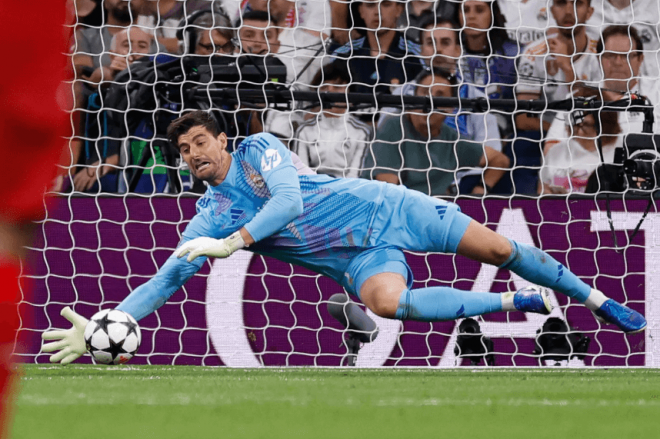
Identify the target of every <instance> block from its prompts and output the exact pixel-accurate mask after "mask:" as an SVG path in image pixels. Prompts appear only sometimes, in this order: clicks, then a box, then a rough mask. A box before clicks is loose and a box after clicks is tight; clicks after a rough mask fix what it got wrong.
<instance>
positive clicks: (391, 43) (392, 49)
mask: <svg viewBox="0 0 660 439" xmlns="http://www.w3.org/2000/svg"><path fill="white" fill-rule="evenodd" d="M403 8H404V6H403V4H402V3H400V2H397V1H388V0H385V1H373V0H366V1H363V2H361V3H360V4H359V6H358V11H359V14H360V17H361V18H362V19H363V20H364V23H365V28H364V29H360V31H361V33H362V34H363V36H362V37H360V38H358V39H357V40H354V41H352V43H348V44H346V45H344V46H342V47H340V48H338V49H337V50H335V52H334V56H337V57H345V58H348V65H349V71H350V74H351V80H352V82H353V83H355V84H356V87H355V89H356V90H355V91H356V92H365V93H371V92H373V91H376V92H387V93H389V92H391V87H392V86H396V85H399V84H404V83H406V82H409V81H410V80H411V79H413V78H414V77H415V75H417V73H418V72H419V71H420V70H421V68H422V65H421V64H420V63H419V60H418V59H417V58H416V57H417V56H418V55H419V44H416V43H413V42H412V41H407V40H406V38H405V36H404V33H403V32H401V31H397V30H396V22H397V20H398V18H399V16H400V15H401V13H402V12H403Z"/></svg>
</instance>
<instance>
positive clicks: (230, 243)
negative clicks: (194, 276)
mask: <svg viewBox="0 0 660 439" xmlns="http://www.w3.org/2000/svg"><path fill="white" fill-rule="evenodd" d="M244 247H245V241H243V238H242V237H241V234H240V232H235V233H233V234H232V235H231V236H229V237H228V238H225V239H213V238H206V237H202V238H195V239H193V240H192V241H188V242H186V243H185V244H183V245H182V246H181V247H179V249H178V250H177V251H176V252H175V254H176V257H177V258H182V257H184V256H185V255H186V254H188V253H190V254H189V255H188V262H192V261H194V260H195V259H197V258H198V257H200V256H212V257H214V258H227V257H229V256H230V255H231V254H232V253H234V252H235V251H236V250H240V249H242V248H244Z"/></svg>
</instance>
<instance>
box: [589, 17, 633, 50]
mask: <svg viewBox="0 0 660 439" xmlns="http://www.w3.org/2000/svg"><path fill="white" fill-rule="evenodd" d="M613 35H622V36H624V37H627V38H630V39H631V40H632V41H633V42H634V43H635V51H637V52H641V51H642V50H644V43H643V42H642V39H641V38H640V36H639V33H638V32H637V29H635V28H634V27H632V26H628V25H625V24H624V25H615V26H608V27H606V28H605V30H604V31H603V33H602V34H601V37H600V40H598V45H597V46H596V52H598V53H603V51H604V50H605V42H606V41H607V39H608V38H609V37H611V36H613Z"/></svg>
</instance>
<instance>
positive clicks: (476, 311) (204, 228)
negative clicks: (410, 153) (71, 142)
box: [44, 111, 646, 363]
mask: <svg viewBox="0 0 660 439" xmlns="http://www.w3.org/2000/svg"><path fill="white" fill-rule="evenodd" d="M168 138H169V140H170V142H171V143H172V144H173V145H174V146H176V148H177V149H178V150H179V151H180V153H181V156H182V157H183V159H184V160H185V161H186V163H187V164H188V166H189V167H190V170H191V172H192V173H193V174H194V175H195V176H196V177H197V178H199V179H201V180H204V181H206V182H207V183H208V184H209V187H208V190H207V191H206V193H205V194H204V196H203V197H202V198H200V199H199V201H197V214H196V215H195V216H194V217H193V219H192V220H191V221H190V223H189V224H188V226H187V227H186V229H185V231H184V232H183V239H182V240H181V243H180V244H179V246H178V248H177V249H176V250H175V252H174V254H173V255H172V256H171V257H170V258H169V259H168V260H167V261H166V262H165V264H164V265H163V266H162V267H161V269H160V270H159V271H158V273H157V274H156V275H155V276H154V277H153V278H152V279H151V280H149V281H148V282H147V283H145V284H143V285H141V286H140V287H138V288H136V289H135V290H134V291H133V292H132V293H131V294H130V295H129V296H128V297H127V298H126V299H125V300H124V301H123V302H122V303H121V304H120V305H119V306H118V307H117V309H120V310H122V311H125V312H127V313H129V314H131V315H132V316H133V317H135V319H137V320H140V319H142V318H143V317H145V316H147V315H148V314H150V313H152V312H154V311H155V310H157V309H158V308H159V307H160V306H162V305H163V304H164V303H165V302H166V301H167V300H168V299H169V298H170V296H172V295H173V294H174V292H175V291H177V290H178V289H179V288H180V287H181V286H182V285H183V284H184V283H185V282H186V281H187V280H188V279H190V277H192V276H193V275H194V274H195V273H196V272H197V271H198V270H199V269H200V268H201V267H202V264H204V262H205V261H206V258H207V257H209V256H210V257H216V258H226V257H228V256H230V255H231V254H232V253H234V252H235V251H236V250H240V249H244V248H245V249H248V250H250V251H252V252H255V253H258V254H261V255H266V256H271V257H274V258H277V259H280V260H282V261H285V262H290V263H293V264H297V265H301V266H303V267H307V268H309V269H311V270H313V271H315V272H317V273H321V274H324V275H326V276H328V277H330V278H332V279H334V280H335V281H337V282H338V283H340V284H341V285H342V286H343V287H344V288H346V290H347V291H348V292H349V293H351V294H353V295H355V296H357V297H358V298H360V300H362V302H363V303H364V304H365V305H366V306H367V307H368V308H369V309H371V310H372V311H373V312H374V313H375V314H377V315H379V316H381V317H386V318H394V319H401V320H406V319H410V320H419V321H426V322H433V321H441V320H452V319H457V318H462V317H470V316H476V315H480V314H485V313H490V312H496V311H514V310H519V311H524V312H536V313H541V314H548V313H550V311H551V305H550V302H549V299H548V295H547V291H546V290H545V288H526V289H522V290H520V291H518V292H509V293H504V294H498V293H490V292H470V291H461V290H457V289H455V288H449V287H428V288H419V289H415V290H412V289H411V286H412V282H413V278H412V273H411V270H410V268H409V267H408V265H407V263H406V259H405V256H404V254H403V250H411V251H418V252H442V253H457V254H460V255H463V256H467V257H469V258H471V259H474V260H477V261H479V262H485V263H488V264H493V265H497V266H498V267H501V268H506V269H508V270H511V271H513V272H514V273H516V274H518V275H519V276H521V277H522V278H524V279H526V280H528V281H530V282H532V283H534V284H537V285H541V286H543V287H549V288H552V289H554V290H556V291H559V292H561V293H563V294H566V295H567V296H569V297H572V298H574V299H575V300H577V301H579V302H581V303H584V304H585V305H586V306H587V307H588V308H589V309H591V310H592V311H593V312H594V313H595V314H596V316H597V317H598V318H599V319H600V320H601V321H604V322H607V323H611V324H614V325H617V326H618V327H619V328H620V329H621V330H623V331H624V332H637V331H641V330H643V329H644V328H645V327H646V320H645V319H644V317H643V316H642V315H641V314H640V313H638V312H636V311H634V310H632V309H630V308H628V307H626V306H624V305H621V304H620V303H618V302H616V301H614V300H612V299H609V298H607V297H606V296H605V295H604V294H603V293H602V292H600V291H598V290H595V289H592V288H591V287H590V286H589V285H587V284H586V283H584V282H583V281H582V280H580V279H579V278H578V277H577V276H575V275H574V274H573V273H571V272H570V271H569V270H568V269H567V268H566V267H564V266H563V265H562V264H560V263H559V262H557V261H556V260H555V259H554V258H553V257H552V256H550V255H548V254H547V253H545V252H543V251H541V250H539V249H537V248H535V247H531V246H528V245H525V244H520V243H517V242H515V241H511V240H509V239H507V238H504V237H503V236H501V235H498V234H497V233H495V232H493V231H492V230H490V229H488V228H487V227H485V226H483V225H481V224H479V223H477V222H476V221H474V220H472V219H471V218H469V217H468V216H467V215H465V214H463V213H461V211H460V209H459V207H458V206H457V205H456V204H453V203H449V202H446V201H443V200H439V199H435V198H431V197H429V196H426V195H424V194H422V193H420V192H416V191H412V190H409V189H406V188H405V187H403V186H397V185H393V184H388V183H383V182H377V181H369V180H361V179H349V178H347V179H342V178H339V179H335V178H331V177H329V176H326V175H317V174H314V173H313V172H312V171H310V170H309V169H308V168H306V167H305V166H304V165H303V164H302V163H301V162H300V160H299V159H298V158H297V156H295V155H293V154H292V153H291V152H290V151H289V150H288V149H287V148H286V147H285V146H284V145H283V144H282V143H281V142H280V141H279V140H278V139H277V138H276V137H274V136H273V135H271V134H265V133H263V134H256V135H253V136H250V137H248V138H246V139H245V140H244V141H243V143H241V144H240V145H239V147H238V148H237V150H236V151H235V152H234V153H232V154H229V153H228V152H227V150H226V147H227V137H226V135H225V134H224V133H218V131H217V127H216V124H215V121H214V120H213V118H212V117H211V116H210V115H208V114H207V113H205V112H203V111H196V112H192V113H189V114H187V115H185V116H183V117H180V118H179V119H176V120H175V121H173V122H172V123H171V125H170V127H169V129H168ZM63 315H65V316H67V318H69V319H70V320H71V321H72V322H73V323H74V327H73V328H71V329H70V330H68V331H53V332H49V333H45V334H44V338H45V339H61V340H60V341H58V342H55V343H51V344H46V345H45V346H44V350H45V351H49V352H52V351H55V350H59V352H58V353H56V354H55V355H53V356H51V361H52V362H57V361H62V362H63V363H69V362H71V361H73V360H74V359H76V358H78V356H80V355H82V354H83V353H84V352H85V346H84V341H83V330H84V323H85V319H84V318H83V317H81V316H78V315H77V314H75V313H74V312H73V311H71V310H70V309H68V308H66V309H65V311H64V312H63Z"/></svg>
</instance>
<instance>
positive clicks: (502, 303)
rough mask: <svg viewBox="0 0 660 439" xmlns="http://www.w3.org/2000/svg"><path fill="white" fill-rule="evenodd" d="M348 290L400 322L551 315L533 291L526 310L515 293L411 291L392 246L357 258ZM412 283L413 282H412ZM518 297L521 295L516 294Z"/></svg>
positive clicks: (405, 267) (405, 269) (408, 275)
mask: <svg viewBox="0 0 660 439" xmlns="http://www.w3.org/2000/svg"><path fill="white" fill-rule="evenodd" d="M346 274H347V276H346V277H347V279H353V280H352V281H351V282H350V283H349V284H348V285H347V287H348V288H349V291H350V290H352V291H354V292H359V295H360V299H361V300H362V302H363V303H364V304H365V305H366V306H367V307H368V308H369V309H370V310H371V311H373V312H374V314H376V315H378V316H381V317H385V318H390V319H400V320H418V321H423V322H436V321H443V320H455V319H457V318H463V317H470V316H476V315H481V314H486V313H490V312H496V311H515V310H516V309H521V310H525V311H530V312H539V313H542V314H548V313H549V312H550V310H551V306H550V303H549V302H548V300H547V297H545V296H543V295H542V294H540V293H538V292H534V294H533V297H531V298H529V297H528V298H527V299H525V300H526V301H527V302H528V305H533V306H527V307H526V308H525V309H522V308H519V307H516V306H515V304H514V293H505V294H499V293H479V292H472V291H461V290H457V289H455V288H448V287H428V288H419V289H415V290H411V289H410V286H411V284H412V273H411V271H410V268H409V267H408V265H407V263H406V258H405V256H404V255H403V252H402V251H401V250H399V249H396V248H392V247H385V248H374V249H371V250H369V251H366V252H364V253H362V254H361V255H360V256H358V257H356V258H355V259H354V260H353V261H352V262H351V265H350V266H349V269H348V271H347V273H346ZM409 281H410V282H409ZM515 295H520V294H519V293H516V294H515Z"/></svg>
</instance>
